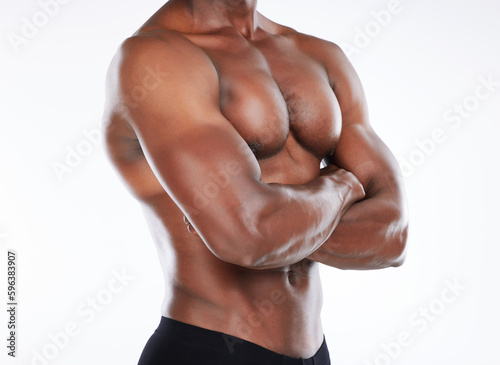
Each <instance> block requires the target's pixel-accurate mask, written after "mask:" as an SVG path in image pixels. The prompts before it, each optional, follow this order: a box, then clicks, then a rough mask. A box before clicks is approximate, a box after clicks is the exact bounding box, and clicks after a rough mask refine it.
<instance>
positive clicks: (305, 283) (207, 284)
mask: <svg viewBox="0 0 500 365" xmlns="http://www.w3.org/2000/svg"><path fill="white" fill-rule="evenodd" d="M280 155H281V154H280ZM283 156H284V157H281V158H280V157H279V156H275V158H272V159H269V160H267V161H262V162H260V164H261V168H262V176H263V177H262V180H263V181H264V182H277V183H288V184H290V183H296V184H300V183H305V182H307V181H298V180H304V179H305V178H306V176H309V177H308V180H312V179H313V178H315V177H316V176H317V175H319V161H318V160H317V159H316V158H314V157H313V159H315V161H316V162H315V163H314V164H311V162H312V160H311V161H309V164H305V165H304V164H300V165H299V166H300V167H301V168H300V169H299V168H298V167H299V166H295V169H283V167H284V166H286V165H289V166H291V165H294V164H295V162H293V161H292V160H291V159H290V156H288V155H286V154H284V155H283ZM311 157H312V156H311ZM280 160H282V161H280ZM302 162H303V161H302ZM275 165H276V166H278V165H279V166H281V168H280V169H274V168H273V167H274V166H275ZM316 165H317V166H316ZM304 166H310V167H311V166H314V168H309V169H305V170H308V171H306V172H304ZM280 170H281V171H289V172H292V171H293V175H295V176H291V175H292V173H288V174H283V173H280ZM266 171H269V172H271V171H274V173H273V174H271V173H266ZM272 175H274V176H272ZM286 175H288V176H286ZM287 177H288V178H287ZM284 180H286V181H284ZM293 180H295V181H293ZM143 207H144V209H143V210H144V214H145V216H146V220H147V222H148V225H149V227H150V231H151V232H152V235H153V239H154V241H155V244H156V247H157V250H158V254H159V257H160V262H161V265H162V269H163V272H164V275H165V285H166V287H165V289H166V296H165V301H164V304H163V307H162V315H163V316H165V317H169V318H172V319H174V320H177V321H180V322H184V323H188V324H191V325H195V326H198V327H202V328H206V329H210V330H214V331H218V332H222V333H224V334H227V335H230V336H233V337H238V338H241V339H244V340H247V341H250V342H253V343H255V344H257V345H260V346H263V347H265V348H267V349H269V350H271V351H274V352H277V353H280V354H284V355H288V356H291V357H298V358H308V357H311V356H313V355H314V354H315V353H316V351H317V350H318V349H319V347H320V346H321V343H322V341H323V330H322V327H321V321H320V311H321V305H322V289H321V283H320V278H319V270H318V264H317V263H315V262H313V261H310V260H307V259H305V260H303V261H301V262H299V263H297V264H295V265H292V266H287V267H283V268H278V269H273V270H250V269H246V268H243V267H240V266H236V265H233V264H230V263H227V262H224V261H221V260H219V259H218V258H217V257H215V256H214V255H213V254H212V253H211V252H210V250H209V249H208V248H207V247H206V246H205V244H204V243H203V242H202V241H201V239H200V238H199V237H196V236H194V235H192V234H190V233H189V232H188V231H187V229H186V226H185V225H184V223H183V213H182V212H181V211H180V210H179V209H178V208H177V206H176V205H175V204H174V202H173V201H172V200H171V199H170V197H169V196H168V195H167V194H163V195H162V196H160V197H158V196H157V197H155V199H153V200H152V201H150V202H149V203H145V204H144V205H143ZM223 340H224V339H223ZM226 343H228V346H232V345H231V343H233V345H234V346H237V342H231V341H230V340H228V339H227V338H226ZM230 350H231V349H230V348H228V351H230Z"/></svg>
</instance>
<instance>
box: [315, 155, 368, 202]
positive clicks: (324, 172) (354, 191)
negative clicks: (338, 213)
mask: <svg viewBox="0 0 500 365" xmlns="http://www.w3.org/2000/svg"><path fill="white" fill-rule="evenodd" d="M320 175H321V176H326V177H329V178H331V179H332V180H334V181H337V182H342V183H344V184H346V185H349V186H350V187H351V192H350V194H349V195H350V200H352V202H356V201H358V200H362V199H363V198H364V197H365V189H364V187H363V185H362V184H361V183H360V182H359V180H358V178H357V177H356V176H354V174H353V173H351V172H349V171H347V170H344V169H342V168H340V167H338V166H337V165H334V164H329V165H328V166H326V167H324V168H322V169H321V170H320Z"/></svg>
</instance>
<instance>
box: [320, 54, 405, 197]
mask: <svg viewBox="0 0 500 365" xmlns="http://www.w3.org/2000/svg"><path fill="white" fill-rule="evenodd" d="M329 72H330V78H331V80H332V87H333V90H334V93H335V95H336V97H337V99H338V101H339V105H340V108H341V113H342V133H341V136H340V140H339V143H338V145H337V148H336V149H335V151H334V153H333V155H332V156H331V157H330V158H329V159H328V160H329V161H327V162H330V163H333V164H335V165H337V166H339V167H341V168H343V169H346V170H348V171H350V172H352V173H353V174H354V175H355V176H356V177H357V178H358V180H359V181H360V182H361V183H362V184H363V186H364V187H365V190H366V192H367V197H369V196H370V195H372V194H376V193H377V192H379V191H380V190H383V189H387V188H393V187H396V188H398V187H397V186H398V185H400V184H401V183H402V178H401V173H400V170H399V166H398V164H397V162H396V159H395V158H394V156H393V154H392V153H391V151H390V150H389V149H388V148H387V146H386V145H385V143H384V142H383V141H382V140H381V139H380V138H379V136H378V135H377V134H376V133H375V131H374V130H373V128H372V127H371V125H370V122H369V115H368V107H367V102H366V97H365V93H364V90H363V87H362V84H361V81H360V79H359V77H358V75H357V73H356V71H355V70H354V68H353V66H352V65H351V63H350V62H349V60H348V59H347V57H346V56H345V55H344V53H343V52H342V51H341V50H340V49H339V48H338V47H337V48H336V49H335V50H334V51H333V52H332V57H331V58H330V67H329ZM398 189H399V188H398Z"/></svg>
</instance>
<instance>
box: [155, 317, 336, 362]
mask: <svg viewBox="0 0 500 365" xmlns="http://www.w3.org/2000/svg"><path fill="white" fill-rule="evenodd" d="M156 333H157V334H158V335H160V336H162V337H163V336H166V337H171V338H175V339H176V340H178V341H182V340H185V341H186V342H189V343H191V344H196V346H199V347H203V348H205V349H210V350H211V351H215V352H217V353H226V354H230V355H231V356H233V357H235V358H245V359H247V360H252V361H256V362H258V363H260V364H280V365H329V364H330V356H329V352H328V347H327V345H326V340H325V339H323V343H322V345H321V347H320V349H319V350H318V351H317V353H316V354H315V355H314V356H313V357H311V358H308V359H298V358H294V357H289V356H286V355H282V354H279V353H276V352H274V351H271V350H268V349H266V348H264V347H262V346H260V345H257V344H255V343H252V342H249V341H246V340H243V339H241V338H238V337H234V336H230V335H227V334H225V333H222V332H217V331H212V330H208V329H205V328H201V327H197V326H193V325H190V324H187V323H183V322H179V321H176V320H173V319H171V318H167V317H162V318H161V321H160V324H159V326H158V328H157V329H156Z"/></svg>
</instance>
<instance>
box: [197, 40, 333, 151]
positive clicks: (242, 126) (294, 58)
mask: <svg viewBox="0 0 500 365" xmlns="http://www.w3.org/2000/svg"><path fill="white" fill-rule="evenodd" d="M206 52H207V54H208V55H209V56H210V58H211V59H212V61H213V63H214V65H215V66H216V68H217V71H218V74H219V80H220V108H221V111H222V113H223V114H224V116H225V117H226V118H227V119H228V120H229V121H230V122H231V123H232V124H233V126H234V127H235V129H236V130H237V131H238V132H239V133H240V135H241V136H242V137H243V138H244V139H245V141H246V142H247V143H248V145H249V146H250V148H251V149H252V151H253V152H254V153H255V155H256V156H257V158H259V159H264V158H268V157H270V156H273V155H276V154H278V153H279V152H280V151H282V150H283V149H284V148H285V146H286V145H287V141H288V140H289V139H290V137H291V136H293V139H294V141H296V142H298V145H299V146H300V147H301V148H303V149H305V150H306V151H308V152H310V153H311V154H313V155H314V156H316V157H317V158H318V159H322V158H323V157H325V156H326V155H327V154H328V153H330V152H331V151H332V150H333V149H334V148H335V145H336V143H337V141H338V138H339V136H340V132H341V114H340V107H339V105H338V102H337V99H336V97H335V94H334V93H333V91H332V89H331V87H330V85H329V81H328V78H327V75H326V71H325V70H324V68H323V67H322V65H321V64H320V63H319V62H317V61H316V60H313V59H312V58H310V57H308V56H307V55H306V54H304V53H303V52H301V51H300V50H299V49H298V48H297V47H296V46H295V45H294V43H293V42H292V41H291V40H288V39H286V38H281V39H267V40H265V41H263V42H260V43H257V44H250V43H248V42H246V41H244V40H242V41H241V42H235V44H233V45H232V47H227V45H226V46H224V44H223V45H222V46H219V47H209V48H206Z"/></svg>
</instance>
